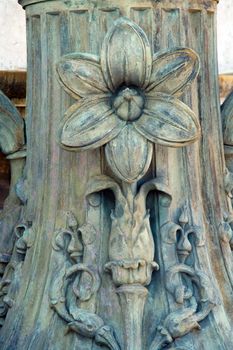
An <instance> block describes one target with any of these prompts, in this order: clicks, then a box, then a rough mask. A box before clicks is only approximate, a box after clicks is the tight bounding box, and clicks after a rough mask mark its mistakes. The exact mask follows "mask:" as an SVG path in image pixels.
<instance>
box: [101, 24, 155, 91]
mask: <svg viewBox="0 0 233 350" xmlns="http://www.w3.org/2000/svg"><path fill="white" fill-rule="evenodd" d="M151 65H152V55H151V49H150V44H149V41H148V39H147V36H146V34H145V33H144V32H143V30H142V29H141V28H140V27H139V26H138V25H136V24H135V23H133V22H132V21H130V20H129V19H127V18H120V19H118V20H117V21H116V22H115V23H114V25H113V27H112V29H111V30H110V31H109V32H108V33H107V35H106V37H105V40H104V43H103V47H102V53H101V66H102V69H103V74H104V77H105V80H106V82H107V84H108V86H109V88H110V89H111V90H112V91H114V90H115V89H117V88H118V87H119V86H120V85H122V84H123V83H125V84H126V85H128V86H130V85H134V86H141V87H142V86H143V85H145V84H148V82H149V78H150V74H151Z"/></svg>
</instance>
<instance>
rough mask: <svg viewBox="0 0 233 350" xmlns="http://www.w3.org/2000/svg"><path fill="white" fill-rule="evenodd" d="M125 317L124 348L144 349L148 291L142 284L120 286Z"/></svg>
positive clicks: (119, 291)
mask: <svg viewBox="0 0 233 350" xmlns="http://www.w3.org/2000/svg"><path fill="white" fill-rule="evenodd" d="M117 293H118V294H119V297H120V302H121V308H122V313H123V319H124V339H125V344H124V350H136V349H137V350H141V349H142V319H143V311H144V305H145V301H146V297H147V294H148V291H147V289H146V288H145V287H143V286H140V285H133V284H132V285H124V286H121V287H120V288H118V290H117Z"/></svg>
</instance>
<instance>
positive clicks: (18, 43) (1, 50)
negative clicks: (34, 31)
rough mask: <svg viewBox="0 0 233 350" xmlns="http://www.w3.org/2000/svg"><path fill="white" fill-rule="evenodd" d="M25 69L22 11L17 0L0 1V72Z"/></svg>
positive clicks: (24, 37)
mask: <svg viewBox="0 0 233 350" xmlns="http://www.w3.org/2000/svg"><path fill="white" fill-rule="evenodd" d="M25 68H26V33H25V16H24V11H23V10H22V8H21V6H20V5H19V4H18V2H17V0H0V70H14V69H16V70H18V69H25Z"/></svg>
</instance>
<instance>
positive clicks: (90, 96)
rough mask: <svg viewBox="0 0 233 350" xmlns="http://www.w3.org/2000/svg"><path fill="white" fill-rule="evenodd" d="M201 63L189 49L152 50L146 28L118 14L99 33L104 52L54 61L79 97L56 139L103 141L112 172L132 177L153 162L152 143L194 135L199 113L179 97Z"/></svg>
mask: <svg viewBox="0 0 233 350" xmlns="http://www.w3.org/2000/svg"><path fill="white" fill-rule="evenodd" d="M198 70H199V58H198V56H197V54H196V53H195V52H194V51H192V50H191V49H187V48H178V49H171V50H169V51H167V52H159V53H157V54H156V55H154V56H153V55H152V51H151V48H150V44H149V41H148V38H147V36H146V34H145V33H144V32H143V30H142V29H141V28H140V27H139V26H137V25H136V24H135V23H133V22H132V21H130V20H129V19H127V18H120V19H118V20H117V21H116V22H115V24H114V25H113V27H112V28H111V29H110V30H109V32H108V33H107V35H106V37H105V39H104V42H103V46H102V52H101V58H99V57H97V56H94V55H90V54H83V53H75V54H70V55H66V56H64V57H63V58H62V59H61V61H60V62H59V63H58V65H57V72H58V76H59V81H60V82H61V84H62V86H63V87H64V88H65V90H66V91H67V92H68V93H69V94H70V95H71V96H72V97H74V98H76V99H78V98H79V97H82V98H83V99H82V100H81V101H79V102H77V103H76V104H74V105H73V106H71V107H70V108H69V109H68V111H67V112H66V114H65V119H64V120H63V122H62V125H61V128H60V142H61V144H62V145H63V147H65V148H68V149H69V150H86V149H93V148H98V147H100V146H103V145H105V144H107V145H106V147H105V153H106V157H107V161H108V163H109V165H110V167H111V169H112V170H113V172H114V173H115V174H116V175H117V177H118V178H120V179H122V180H124V181H126V182H130V183H131V182H134V181H136V180H138V179H140V178H141V177H142V176H143V175H144V174H145V173H146V171H147V170H148V168H149V166H150V163H151V158H152V144H153V143H158V144H161V145H165V146H170V147H182V146H185V145H187V144H189V143H191V142H194V141H195V140H197V138H198V137H199V135H200V126H199V122H198V119H197V117H196V116H195V114H194V113H193V112H192V111H191V109H190V108H189V107H188V106H187V105H185V104H184V103H182V102H181V101H180V100H178V99H177V98H176V97H177V96H179V95H180V94H181V93H182V92H183V90H184V88H185V87H186V86H187V85H188V84H190V83H191V82H192V81H193V80H194V79H195V77H196V75H197V73H198ZM135 160H136V161H135Z"/></svg>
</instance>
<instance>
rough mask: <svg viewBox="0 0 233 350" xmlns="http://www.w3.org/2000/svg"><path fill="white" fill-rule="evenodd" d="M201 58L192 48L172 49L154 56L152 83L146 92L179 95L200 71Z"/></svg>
mask: <svg viewBox="0 0 233 350" xmlns="http://www.w3.org/2000/svg"><path fill="white" fill-rule="evenodd" d="M199 66H200V60H199V57H198V55H197V54H196V53H195V52H194V51H193V50H191V49H187V48H180V49H172V50H170V51H167V52H165V53H162V54H159V55H157V56H154V61H153V65H152V74H151V78H150V83H149V85H148V86H147V88H146V92H147V93H149V94H150V95H154V94H155V93H157V92H163V93H166V94H173V95H176V96H179V95H181V94H182V92H183V90H184V88H186V87H187V85H189V84H191V83H192V81H193V80H194V79H195V78H196V76H197V74H198V72H199Z"/></svg>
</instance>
